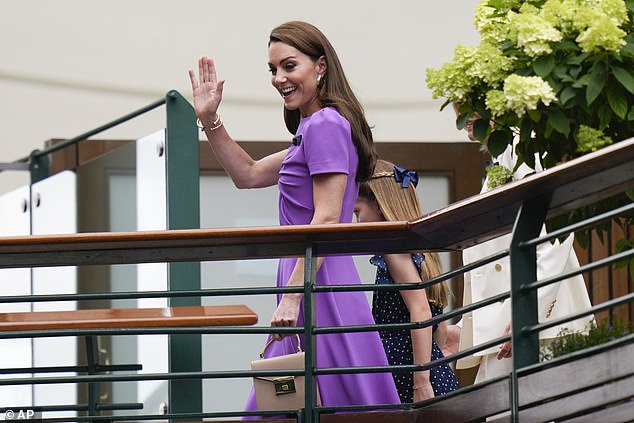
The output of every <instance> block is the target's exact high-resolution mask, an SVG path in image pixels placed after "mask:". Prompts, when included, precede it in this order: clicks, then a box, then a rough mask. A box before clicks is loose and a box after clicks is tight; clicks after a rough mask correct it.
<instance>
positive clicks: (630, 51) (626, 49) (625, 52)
mask: <svg viewBox="0 0 634 423" xmlns="http://www.w3.org/2000/svg"><path fill="white" fill-rule="evenodd" d="M621 56H626V57H634V44H630V43H627V44H625V45H624V46H623V48H622V49H621Z"/></svg>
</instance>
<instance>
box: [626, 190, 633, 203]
mask: <svg viewBox="0 0 634 423" xmlns="http://www.w3.org/2000/svg"><path fill="white" fill-rule="evenodd" d="M625 195H627V198H629V199H630V200H632V201H634V189H632V190H629V191H625Z"/></svg>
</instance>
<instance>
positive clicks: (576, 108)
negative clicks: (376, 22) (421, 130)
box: [426, 0, 634, 168]
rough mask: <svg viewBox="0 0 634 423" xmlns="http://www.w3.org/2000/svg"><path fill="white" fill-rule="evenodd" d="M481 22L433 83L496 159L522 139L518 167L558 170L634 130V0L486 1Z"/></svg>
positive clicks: (431, 77) (432, 75)
mask: <svg viewBox="0 0 634 423" xmlns="http://www.w3.org/2000/svg"><path fill="white" fill-rule="evenodd" d="M474 23H475V27H476V29H477V30H478V32H479V33H480V38H481V40H480V45H478V46H475V47H468V46H464V45H459V46H457V47H456V48H455V50H454V56H453V59H452V60H451V61H449V62H447V63H445V64H444V65H442V66H441V67H440V68H439V69H427V79H426V81H427V85H428V87H429V88H430V89H431V90H432V96H433V97H434V98H445V99H446V102H445V103H444V104H443V106H442V108H444V107H445V106H446V105H447V104H450V103H458V104H459V105H460V107H459V116H458V118H457V121H456V125H457V127H458V128H459V129H461V128H462V127H463V124H464V122H465V121H466V119H467V118H469V117H470V116H474V115H475V114H476V113H477V115H478V116H479V117H480V118H479V119H478V120H477V121H475V123H474V133H475V136H476V137H477V138H478V139H479V140H484V139H488V150H489V152H490V153H491V154H492V155H493V156H497V155H498V154H501V153H502V152H503V151H504V150H505V149H506V148H507V146H508V145H509V144H511V143H513V142H514V138H516V142H517V145H516V148H515V152H516V154H517V157H518V166H519V164H521V163H526V164H527V165H529V166H530V167H532V168H534V167H535V160H539V161H540V162H541V165H542V167H543V168H549V167H552V166H554V165H556V164H558V163H560V162H562V161H565V160H567V159H570V158H573V157H577V156H580V155H583V154H585V153H588V152H591V151H594V150H597V149H599V148H601V147H604V146H606V145H609V144H611V143H613V142H618V141H621V140H624V139H627V138H630V137H632V136H634V34H633V33H632V29H633V28H634V0H483V1H482V2H481V3H480V4H479V5H478V7H477V9H476V13H475V22H474ZM536 157H537V159H536Z"/></svg>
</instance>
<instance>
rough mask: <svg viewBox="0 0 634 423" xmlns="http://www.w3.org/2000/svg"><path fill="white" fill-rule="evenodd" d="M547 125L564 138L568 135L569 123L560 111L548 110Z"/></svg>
mask: <svg viewBox="0 0 634 423" xmlns="http://www.w3.org/2000/svg"><path fill="white" fill-rule="evenodd" d="M548 125H550V126H552V127H553V129H554V130H555V131H557V132H559V133H560V134H564V135H566V136H568V134H570V122H568V118H567V117H566V115H565V114H564V112H562V111H561V109H558V108H557V109H551V110H548Z"/></svg>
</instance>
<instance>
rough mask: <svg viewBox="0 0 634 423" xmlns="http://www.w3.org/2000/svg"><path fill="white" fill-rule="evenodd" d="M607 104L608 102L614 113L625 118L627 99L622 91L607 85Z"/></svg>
mask: <svg viewBox="0 0 634 423" xmlns="http://www.w3.org/2000/svg"><path fill="white" fill-rule="evenodd" d="M608 104H610V108H611V109H612V111H613V112H614V114H615V115H617V116H618V117H619V118H621V119H625V115H626V114H627V99H626V98H625V95H623V91H621V90H617V89H613V88H612V87H609V88H608Z"/></svg>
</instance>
